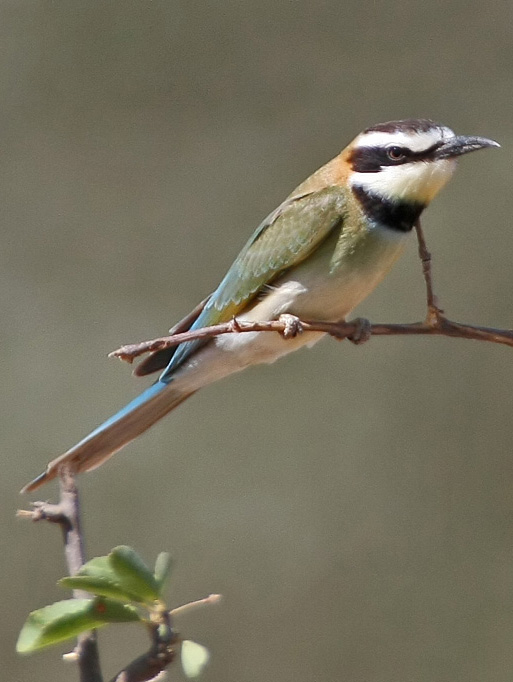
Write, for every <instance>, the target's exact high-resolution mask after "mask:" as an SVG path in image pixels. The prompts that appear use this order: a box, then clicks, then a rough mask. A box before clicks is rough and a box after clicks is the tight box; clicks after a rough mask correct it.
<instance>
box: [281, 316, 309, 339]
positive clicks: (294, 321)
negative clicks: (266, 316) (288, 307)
mask: <svg viewBox="0 0 513 682" xmlns="http://www.w3.org/2000/svg"><path fill="white" fill-rule="evenodd" d="M278 321H279V322H281V323H282V324H283V331H282V332H281V335H282V336H283V338H284V339H293V338H294V337H295V336H297V335H298V334H301V332H302V331H303V325H302V324H301V320H300V319H299V317H296V316H295V315H291V314H290V313H283V315H280V317H279V318H278Z"/></svg>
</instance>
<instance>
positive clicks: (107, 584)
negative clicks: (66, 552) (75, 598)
mask: <svg viewBox="0 0 513 682" xmlns="http://www.w3.org/2000/svg"><path fill="white" fill-rule="evenodd" d="M58 584H59V585H60V586H61V587H67V588H69V589H70V590H85V591H86V592H91V594H96V595H99V596H102V597H109V598H110V599H117V600H118V601H121V602H125V603H126V602H131V601H135V602H138V601H140V598H139V595H137V594H133V593H132V592H128V591H127V590H126V589H123V586H122V585H121V584H120V581H119V579H118V578H115V579H113V580H110V579H107V578H101V577H99V576H95V575H93V576H91V575H74V576H67V577H66V578H61V579H60V580H59V582H58Z"/></svg>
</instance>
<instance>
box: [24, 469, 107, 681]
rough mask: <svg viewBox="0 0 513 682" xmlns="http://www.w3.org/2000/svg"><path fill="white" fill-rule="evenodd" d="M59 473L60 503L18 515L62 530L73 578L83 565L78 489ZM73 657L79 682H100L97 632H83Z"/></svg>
mask: <svg viewBox="0 0 513 682" xmlns="http://www.w3.org/2000/svg"><path fill="white" fill-rule="evenodd" d="M59 473H60V475H59V489H60V499H59V502H58V503H57V504H50V503H48V502H35V503H34V504H33V507H34V509H33V510H32V511H27V510H21V511H19V512H18V516H20V517H22V518H31V519H32V520H33V521H49V522H50V523H57V524H58V525H59V526H60V527H61V530H62V536H63V541H64V554H65V557H66V564H67V566H68V571H69V574H70V575H75V574H76V573H78V571H79V569H80V567H81V566H82V565H83V564H84V563H85V553H84V542H83V535H82V529H81V526H80V504H79V497H78V488H77V486H76V484H75V480H74V478H73V475H72V474H71V473H70V472H69V471H68V470H67V469H65V468H62V469H61V471H60V472H59ZM73 596H74V597H75V598H77V599H82V598H84V597H90V595H89V594H88V593H87V592H83V591H82V590H73ZM73 658H76V660H77V663H78V669H79V674H80V682H103V677H102V673H101V669H100V657H99V653H98V644H97V640H96V632H94V631H93V632H85V633H83V634H82V635H80V636H79V637H78V642H77V646H76V647H75V649H74V651H73Z"/></svg>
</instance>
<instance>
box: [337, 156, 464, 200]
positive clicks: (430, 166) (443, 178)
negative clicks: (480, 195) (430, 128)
mask: <svg viewBox="0 0 513 682" xmlns="http://www.w3.org/2000/svg"><path fill="white" fill-rule="evenodd" d="M455 167H456V161H455V160H453V159H439V160H437V161H412V162H411V163H404V164H401V165H399V166H384V167H383V168H382V169H381V170H380V171H379V172H377V173H352V175H351V177H350V180H349V181H350V184H351V186H353V187H354V186H355V185H358V186H360V187H363V189H365V190H367V191H369V192H372V193H373V194H377V195H378V196H380V197H383V198H384V199H389V200H391V201H415V202H418V203H422V204H428V203H429V202H430V201H431V200H432V199H433V197H434V196H435V195H436V194H437V193H438V192H439V191H440V190H441V189H442V187H443V186H444V185H445V184H446V182H448V181H449V179H450V178H451V176H452V174H453V172H454V169H455Z"/></svg>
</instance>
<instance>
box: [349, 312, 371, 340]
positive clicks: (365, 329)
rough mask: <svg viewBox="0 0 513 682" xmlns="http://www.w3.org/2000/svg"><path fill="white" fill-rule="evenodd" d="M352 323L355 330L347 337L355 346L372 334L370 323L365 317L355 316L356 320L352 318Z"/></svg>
mask: <svg viewBox="0 0 513 682" xmlns="http://www.w3.org/2000/svg"><path fill="white" fill-rule="evenodd" d="M352 323H353V324H354V325H355V330H354V332H353V333H352V334H351V336H348V337H347V338H348V339H349V341H351V343H354V344H355V346H360V345H361V344H362V343H365V342H366V341H368V340H369V339H370V337H371V336H372V326H371V323H370V322H369V320H367V319H366V318H365V317H357V318H356V320H352Z"/></svg>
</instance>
